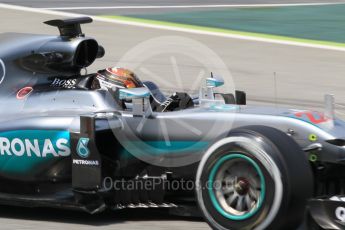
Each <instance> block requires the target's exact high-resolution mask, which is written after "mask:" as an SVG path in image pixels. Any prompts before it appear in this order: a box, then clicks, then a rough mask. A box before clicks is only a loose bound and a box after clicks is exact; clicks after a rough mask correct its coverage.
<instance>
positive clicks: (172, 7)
mask: <svg viewBox="0 0 345 230" xmlns="http://www.w3.org/2000/svg"><path fill="white" fill-rule="evenodd" d="M334 4H342V3H334V2H332V3H329V2H324V3H286V4H284V3H283V4H236V5H231V4H226V5H170V6H76V7H49V8H41V9H46V10H106V9H184V8H243V7H278V6H322V5H334Z"/></svg>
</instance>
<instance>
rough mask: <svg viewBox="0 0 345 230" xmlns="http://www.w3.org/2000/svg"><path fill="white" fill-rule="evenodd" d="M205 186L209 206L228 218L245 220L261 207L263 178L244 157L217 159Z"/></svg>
mask: <svg viewBox="0 0 345 230" xmlns="http://www.w3.org/2000/svg"><path fill="white" fill-rule="evenodd" d="M209 183H210V184H209V185H210V186H209V195H210V198H211V201H212V204H213V206H214V207H215V208H216V210H217V211H218V212H219V213H220V214H222V215H223V216H224V217H226V218H228V219H231V220H245V219H248V218H250V217H251V216H253V215H254V214H255V213H257V211H258V210H259V209H260V208H261V206H262V203H263V200H264V197H265V192H266V191H265V190H266V189H265V178H264V175H263V173H262V171H261V169H260V167H259V165H258V164H257V163H256V162H255V161H254V160H253V159H251V158H249V157H247V156H246V155H243V154H230V155H226V156H223V157H221V158H220V159H219V160H218V161H217V162H216V164H215V165H214V166H213V168H212V170H211V173H210V176H209Z"/></svg>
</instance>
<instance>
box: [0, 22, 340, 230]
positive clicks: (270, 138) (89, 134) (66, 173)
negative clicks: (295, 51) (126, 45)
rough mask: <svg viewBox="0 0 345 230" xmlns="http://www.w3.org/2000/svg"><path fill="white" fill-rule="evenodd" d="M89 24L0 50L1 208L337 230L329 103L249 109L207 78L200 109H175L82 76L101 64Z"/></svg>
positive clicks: (193, 105)
mask: <svg viewBox="0 0 345 230" xmlns="http://www.w3.org/2000/svg"><path fill="white" fill-rule="evenodd" d="M90 22H92V19H91V18H88V17H82V18H73V19H63V20H51V21H47V22H45V23H46V24H48V25H50V26H54V27H57V28H58V29H59V32H60V34H59V35H58V36H52V35H34V34H18V33H5V34H1V36H0V88H1V90H0V94H1V98H0V105H1V115H0V181H1V186H0V203H1V204H4V205H18V206H28V207H55V208H65V209H75V210H82V211H86V212H89V213H91V214H93V213H98V212H102V211H104V210H107V209H111V210H119V209H124V208H142V209H145V208H167V209H170V210H180V212H183V211H185V212H187V210H188V208H187V207H190V206H192V207H198V210H200V213H201V214H202V215H203V217H204V218H205V220H206V221H207V223H208V224H209V225H210V226H211V227H212V228H213V229H231V230H242V229H256V230H263V229H274V230H277V229H289V230H291V229H296V228H297V227H299V226H300V225H301V223H302V222H303V221H304V220H306V219H307V220H308V225H309V227H310V228H312V229H321V228H323V229H344V228H345V203H344V202H345V195H344V192H345V177H344V174H343V173H345V167H344V163H345V148H344V146H345V123H344V121H342V120H340V119H338V118H337V117H336V116H335V115H334V112H333V111H334V108H333V106H334V99H333V97H332V96H329V95H328V96H327V97H326V100H325V101H326V102H325V111H323V112H320V111H309V110H300V109H285V108H277V107H267V106H250V105H247V103H246V94H245V92H243V91H235V92H231V93H227V92H225V93H218V92H217V89H218V87H219V86H221V85H223V84H224V80H223V79H222V78H221V77H220V76H217V75H216V74H210V77H208V78H206V79H205V84H204V85H203V86H202V87H201V88H200V93H199V94H198V95H196V96H193V95H188V93H186V92H176V93H174V94H173V95H172V96H170V97H169V96H167V95H165V94H164V93H162V91H161V90H160V89H159V87H158V86H157V85H156V84H155V82H150V81H141V80H140V79H139V78H138V77H137V76H134V74H133V73H132V72H130V71H128V70H126V69H123V68H107V69H105V70H102V71H99V72H98V73H95V74H82V70H83V69H84V68H86V67H88V66H90V65H91V64H92V63H93V62H94V61H95V60H96V59H97V58H101V57H102V56H103V55H104V53H105V51H104V48H103V47H102V46H101V45H99V44H98V42H97V41H96V40H95V39H94V38H90V37H87V36H85V35H84V34H83V33H82V30H81V24H84V23H90ZM114 75H115V76H120V75H121V76H122V77H124V78H121V79H119V78H114ZM114 82H115V83H118V84H119V85H117V86H116V87H114V86H113V83H114Z"/></svg>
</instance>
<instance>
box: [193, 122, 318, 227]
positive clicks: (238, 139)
mask: <svg viewBox="0 0 345 230" xmlns="http://www.w3.org/2000/svg"><path fill="white" fill-rule="evenodd" d="M196 184H197V188H196V195H197V199H198V203H199V207H200V209H201V211H202V213H203V215H204V217H205V219H206V221H207V222H208V223H209V225H210V226H211V227H212V228H213V229H221V230H223V229H231V230H242V229H248V230H249V229H256V230H263V229H274V230H276V229H280V230H282V229H288V230H292V229H296V228H297V227H298V226H299V225H300V224H301V222H302V221H303V218H304V213H305V210H306V204H307V203H306V202H307V199H308V198H309V197H311V195H312V192H313V176H312V172H311V168H310V165H309V163H308V160H307V159H306V156H305V153H304V152H303V151H302V150H301V148H300V147H299V146H298V144H297V143H296V142H295V141H294V140H293V139H292V138H290V137H289V136H288V135H286V134H285V133H283V132H281V131H279V130H277V129H274V128H270V127H263V126H248V127H244V128H242V129H237V130H234V131H232V132H231V133H230V134H229V137H227V138H225V139H222V140H220V141H218V142H217V143H215V144H214V145H212V146H211V147H210V148H209V149H208V151H207V152H206V153H205V155H204V156H203V158H202V160H201V162H200V164H199V167H198V171H197V176H196Z"/></svg>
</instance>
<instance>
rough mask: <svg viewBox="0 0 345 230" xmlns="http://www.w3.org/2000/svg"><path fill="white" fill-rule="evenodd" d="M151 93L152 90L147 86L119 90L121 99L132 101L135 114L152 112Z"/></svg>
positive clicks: (141, 114)
mask: <svg viewBox="0 0 345 230" xmlns="http://www.w3.org/2000/svg"><path fill="white" fill-rule="evenodd" d="M150 95H151V93H150V90H149V89H147V88H146V87H140V88H132V89H120V90H119V99H120V100H126V101H130V100H131V101H132V104H133V115H134V116H143V115H145V116H149V115H151V114H152V109H151V105H150V100H149V99H150Z"/></svg>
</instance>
